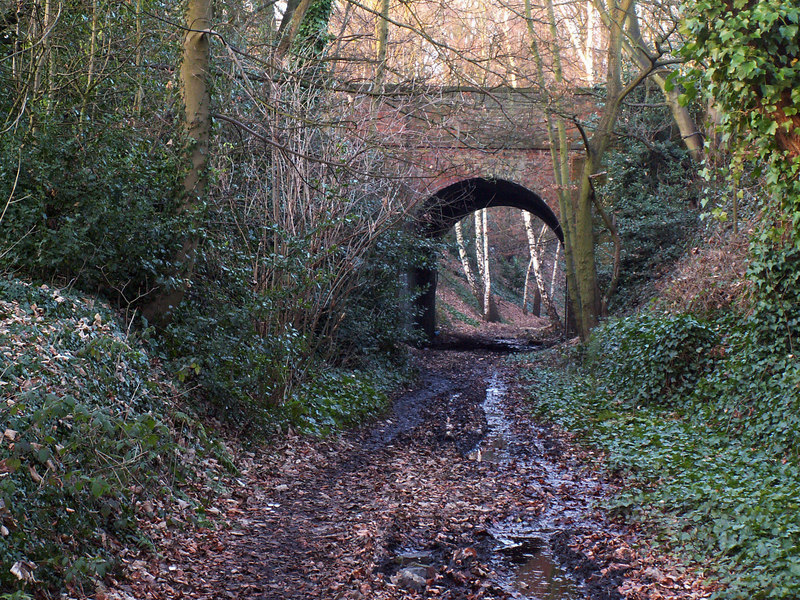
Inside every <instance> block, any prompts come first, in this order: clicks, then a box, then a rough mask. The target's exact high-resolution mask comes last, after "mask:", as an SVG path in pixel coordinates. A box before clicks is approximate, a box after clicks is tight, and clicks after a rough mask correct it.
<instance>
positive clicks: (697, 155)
mask: <svg viewBox="0 0 800 600" xmlns="http://www.w3.org/2000/svg"><path fill="white" fill-rule="evenodd" d="M624 47H625V50H626V52H627V53H628V55H630V57H631V58H632V59H633V60H634V61H636V65H637V66H638V67H639V68H640V69H642V70H644V69H650V68H651V67H652V62H653V59H652V58H651V51H650V48H648V46H647V44H646V43H645V41H644V38H643V37H642V31H641V29H640V27H639V17H638V15H637V14H636V4H635V3H631V5H630V7H629V8H628V38H627V39H625V40H624ZM651 78H652V79H653V81H655V82H656V84H657V85H658V87H659V88H660V89H661V92H662V93H663V94H664V100H665V101H666V103H667V106H669V109H670V112H671V113H672V118H673V119H674V120H675V124H676V125H677V126H678V131H680V133H681V138H682V139H683V142H684V144H686V148H687V149H688V150H689V154H690V155H691V157H692V159H693V160H694V161H695V162H700V161H701V160H702V158H703V136H702V135H701V134H700V132H699V130H698V128H697V125H696V124H695V122H694V119H693V118H692V115H691V114H689V109H688V108H686V107H685V106H681V104H680V102H678V96H679V95H680V93H679V91H678V89H676V88H673V89H671V90H667V81H666V78H664V77H663V76H662V75H661V74H659V73H653V74H652V75H651Z"/></svg>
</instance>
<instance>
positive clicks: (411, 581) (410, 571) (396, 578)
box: [390, 567, 428, 592]
mask: <svg viewBox="0 0 800 600" xmlns="http://www.w3.org/2000/svg"><path fill="white" fill-rule="evenodd" d="M426 575H427V569H425V568H424V567H406V568H405V569H400V570H399V571H398V572H397V573H395V574H394V575H392V577H391V578H390V581H391V582H392V583H393V584H395V585H396V586H398V587H401V588H403V589H405V590H414V591H417V592H420V591H422V590H424V589H425V587H426V586H427V585H428V583H427V579H426V578H425V577H426Z"/></svg>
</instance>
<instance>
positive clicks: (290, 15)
mask: <svg viewBox="0 0 800 600" xmlns="http://www.w3.org/2000/svg"><path fill="white" fill-rule="evenodd" d="M310 5H311V0H300V2H299V3H297V4H295V3H294V2H292V3H291V4H290V6H293V7H294V9H293V10H292V11H291V12H289V6H287V8H286V12H285V13H284V15H283V19H282V20H281V25H280V29H279V30H278V33H279V35H280V40H281V41H280V42H279V43H278V48H277V50H276V55H277V57H278V59H281V58H283V56H284V55H285V54H286V52H288V50H289V48H290V47H291V45H292V42H293V41H294V39H295V38H296V37H297V32H298V31H300V23H302V22H303V17H305V15H306V11H308V7H309V6H310Z"/></svg>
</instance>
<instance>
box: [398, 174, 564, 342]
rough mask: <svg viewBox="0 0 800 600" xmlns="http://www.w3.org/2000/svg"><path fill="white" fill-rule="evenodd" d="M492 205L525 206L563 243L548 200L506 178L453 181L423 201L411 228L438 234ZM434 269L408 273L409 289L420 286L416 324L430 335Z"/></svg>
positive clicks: (433, 324) (433, 325)
mask: <svg viewBox="0 0 800 600" xmlns="http://www.w3.org/2000/svg"><path fill="white" fill-rule="evenodd" d="M493 206H510V207H512V208H519V209H521V210H526V211H528V212H530V213H531V214H533V215H534V216H535V217H538V218H539V219H541V220H542V221H543V222H544V223H545V224H546V225H547V226H548V227H549V228H550V229H551V230H552V231H553V233H554V234H555V235H556V237H558V239H559V241H561V242H562V243H563V241H564V235H563V232H562V230H561V224H560V223H559V222H558V218H557V217H556V215H555V213H553V211H552V210H551V209H550V207H549V206H548V205H547V203H546V202H545V201H544V200H543V199H542V198H541V197H540V196H539V195H538V194H537V193H535V192H533V191H531V190H529V189H528V188H526V187H524V186H522V185H520V184H518V183H514V182H513V181H508V180H506V179H497V178H484V177H471V178H468V179H463V180H461V181H457V182H456V183H452V184H450V185H448V186H446V187H444V188H442V189H440V190H439V191H438V192H436V193H435V194H433V195H432V196H430V197H429V198H428V199H427V200H425V202H423V203H422V205H421V207H420V209H419V210H418V212H417V214H416V216H415V218H414V220H413V223H412V228H413V230H414V231H415V232H416V233H417V234H418V235H420V236H422V237H426V238H439V237H442V236H444V235H445V234H446V233H447V232H448V231H450V229H451V228H452V227H453V226H454V225H455V224H456V223H457V222H458V221H460V220H461V219H463V218H464V217H466V216H467V215H469V214H471V213H473V212H475V211H477V210H480V209H483V208H491V207H493ZM436 284H437V272H436V269H435V268H433V269H424V268H416V269H414V270H413V271H412V272H411V273H410V274H409V285H410V287H411V289H412V290H414V289H417V290H421V294H420V295H419V296H418V297H417V300H416V308H417V318H416V326H417V327H418V328H419V329H421V330H422V331H424V332H425V334H426V335H427V336H428V338H429V339H432V338H433V337H434V335H435V334H436Z"/></svg>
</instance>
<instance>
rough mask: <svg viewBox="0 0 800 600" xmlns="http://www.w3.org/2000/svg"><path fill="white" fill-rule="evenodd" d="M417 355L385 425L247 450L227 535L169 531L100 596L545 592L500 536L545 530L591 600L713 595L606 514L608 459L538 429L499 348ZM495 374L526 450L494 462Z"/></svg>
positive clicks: (218, 510)
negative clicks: (491, 393) (512, 527)
mask: <svg viewBox="0 0 800 600" xmlns="http://www.w3.org/2000/svg"><path fill="white" fill-rule="evenodd" d="M418 358H419V360H420V364H422V365H423V366H422V369H421V370H422V376H421V378H420V381H421V383H420V387H419V388H417V389H415V390H410V391H408V392H407V393H405V394H403V395H401V396H400V397H399V398H398V399H397V402H396V404H395V407H396V410H395V412H394V413H393V414H390V415H388V416H387V417H386V418H384V419H383V420H382V421H379V422H377V423H372V424H369V425H367V426H365V427H363V428H361V429H358V430H355V431H350V432H346V433H343V434H341V435H339V436H334V437H328V438H322V439H320V438H312V437H305V436H298V435H289V436H287V437H285V438H283V439H280V440H277V441H275V442H273V443H272V444H271V445H269V446H268V447H266V448H263V449H261V450H259V451H257V452H241V451H240V455H239V457H238V459H237V461H238V462H237V464H238V466H239V468H240V472H239V475H238V476H237V478H234V479H231V480H230V481H228V482H225V485H226V486H227V487H226V491H225V492H224V493H223V494H222V495H221V496H220V497H219V498H218V500H217V501H216V505H215V506H213V507H211V508H209V509H208V510H207V512H208V513H209V514H210V515H211V516H212V517H213V518H214V519H215V520H216V521H217V522H219V523H223V524H225V526H224V527H216V526H213V524H209V525H210V526H209V527H206V528H200V529H198V528H196V527H193V526H192V525H190V524H189V523H188V522H187V523H185V524H184V525H183V526H182V527H175V526H174V523H169V524H166V523H164V524H163V526H162V527H161V531H160V532H159V534H158V536H157V539H158V540H159V541H160V543H159V547H158V549H157V552H153V551H152V550H148V549H142V550H138V551H127V552H128V554H127V555H126V556H123V557H122V561H123V563H124V565H125V567H126V569H125V570H126V575H125V576H124V577H120V578H119V579H112V578H109V579H108V581H107V582H106V585H104V586H101V589H100V591H99V593H98V595H97V597H98V598H101V599H102V598H109V599H118V600H119V599H121V600H129V599H130V598H137V599H144V598H148V599H154V600H156V599H157V600H161V599H168V598H169V599H172V598H176V599H177V598H192V599H197V600H202V599H225V598H237V599H239V598H259V599H287V600H289V599H300V598H303V599H315V598H319V599H326V600H327V599H353V600H360V599H367V598H369V599H375V600H389V599H399V598H403V599H406V598H407V599H414V598H450V599H465V600H473V599H474V600H478V599H487V600H489V599H506V598H528V597H534V596H526V595H525V592H524V590H520V589H515V588H514V587H513V586H509V585H508V581H509V578H510V577H513V569H514V565H513V564H511V563H510V562H509V561H508V560H505V559H504V558H503V554H502V552H498V549H499V548H501V547H502V544H501V543H500V542H498V539H497V537H496V536H497V531H498V530H503V528H507V527H508V525H509V524H517V525H521V526H522V528H523V529H524V527H525V526H526V524H533V526H534V527H535V526H539V527H541V524H542V522H543V521H546V522H547V524H548V527H549V530H550V532H549V535H548V538H549V539H548V540H547V542H546V543H547V544H549V545H550V547H551V548H550V551H551V552H552V554H553V556H554V557H555V560H556V561H557V562H558V563H559V564H560V565H561V567H562V568H563V570H564V571H566V572H568V573H570V574H571V576H572V577H573V578H574V579H575V580H576V581H577V582H578V585H579V586H580V587H579V589H580V590H581V593H582V594H583V596H582V597H585V598H588V599H612V598H626V599H632V600H639V599H653V600H677V599H698V598H707V597H709V596H710V589H711V588H710V587H709V584H708V582H707V581H705V580H704V578H703V576H702V572H700V571H698V570H697V569H694V570H692V569H689V568H687V567H686V566H685V565H681V564H679V563H678V562H676V560H675V559H674V558H673V557H669V556H662V555H660V554H659V553H658V552H657V551H656V550H654V549H653V548H652V547H651V546H650V545H648V543H647V539H646V536H645V534H644V533H643V532H642V531H640V530H639V529H637V527H636V526H632V525H629V524H625V523H622V522H618V521H614V520H613V519H612V518H610V517H609V516H608V514H606V513H605V512H604V511H603V510H602V508H601V500H603V499H605V498H607V497H609V496H610V495H612V494H613V493H614V490H615V489H616V488H617V487H619V486H620V485H622V483H621V482H620V481H617V480H614V479H613V478H612V477H610V476H608V475H607V474H605V472H604V471H603V468H602V466H603V462H602V461H603V458H602V456H601V455H599V454H598V453H596V452H593V451H591V450H588V449H582V448H580V447H578V446H575V445H573V444H572V442H571V440H570V438H569V435H568V434H566V433H564V432H562V431H559V430H557V429H556V428H554V427H549V426H542V425H541V424H538V423H535V422H533V421H531V417H530V411H529V410H528V408H527V404H526V398H525V393H524V392H523V391H522V387H521V385H518V384H517V383H516V380H515V379H514V377H515V369H516V368H515V367H514V366H513V365H510V364H507V363H504V362H503V361H502V359H501V358H500V357H499V356H498V355H494V354H491V353H488V352H441V351H432V350H428V351H424V352H420V354H419V356H418ZM498 372H499V373H501V375H502V377H503V379H504V381H505V382H506V383H507V389H506V390H505V395H504V399H503V406H504V408H503V410H505V411H506V417H507V419H508V421H509V423H511V427H512V429H513V439H514V440H516V441H515V442H514V444H513V445H514V448H512V449H510V451H509V452H510V454H509V459H508V460H506V461H501V462H487V461H484V460H477V458H478V457H477V456H476V453H475V452H474V450H475V448H476V446H477V443H478V442H479V441H480V440H481V439H482V438H483V437H485V436H486V434H487V433H488V432H487V421H486V417H485V415H484V413H483V411H482V408H481V403H482V402H483V400H484V398H485V394H486V388H487V385H488V381H489V380H490V378H491V376H492V375H493V374H494V373H498ZM424 390H427V392H426V391H424ZM397 407H401V409H402V410H401V412H398V410H397ZM527 441H529V442H530V443H527ZM544 462H547V464H548V465H550V466H549V467H548V469H559V470H558V473H557V476H554V475H553V473H552V472H548V470H547V469H545V468H544V467H542V466H541V464H542V463H544ZM154 521H155V520H154ZM160 525H161V524H160V523H158V522H154V524H153V527H155V528H159V526H160Z"/></svg>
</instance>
